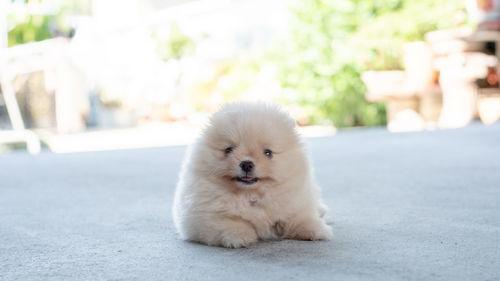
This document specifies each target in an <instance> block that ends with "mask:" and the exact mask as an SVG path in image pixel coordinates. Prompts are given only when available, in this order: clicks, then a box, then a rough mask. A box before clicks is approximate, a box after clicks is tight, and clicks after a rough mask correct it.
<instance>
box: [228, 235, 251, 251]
mask: <svg viewBox="0 0 500 281" xmlns="http://www.w3.org/2000/svg"><path fill="white" fill-rule="evenodd" d="M256 241H257V239H255V240H253V239H246V238H240V237H223V238H222V241H221V245H222V246H223V247H226V248H233V249H237V248H247V247H248V246H249V245H250V244H252V243H254V242H256Z"/></svg>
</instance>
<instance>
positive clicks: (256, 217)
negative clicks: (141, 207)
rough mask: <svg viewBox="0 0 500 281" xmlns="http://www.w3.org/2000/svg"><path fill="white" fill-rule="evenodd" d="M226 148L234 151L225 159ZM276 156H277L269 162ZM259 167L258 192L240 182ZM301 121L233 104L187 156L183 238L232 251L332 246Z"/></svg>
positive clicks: (177, 206) (180, 221) (181, 190)
mask: <svg viewBox="0 0 500 281" xmlns="http://www.w3.org/2000/svg"><path fill="white" fill-rule="evenodd" d="M227 147H234V149H233V151H232V152H230V153H226V152H225V149H226V148H227ZM264 149H270V150H272V151H273V157H272V158H269V157H268V156H266V155H264ZM243 160H248V161H253V162H254V164H255V168H254V176H255V177H258V178H259V180H258V181H257V182H256V183H254V184H251V185H248V184H244V183H241V182H238V181H236V180H235V179H236V177H238V176H241V174H242V173H244V172H242V170H241V168H240V167H239V163H240V161H243ZM311 173H312V171H311V168H310V165H309V161H308V158H307V154H306V152H305V150H304V146H303V143H302V142H301V140H300V137H299V136H298V134H297V132H296V130H295V121H294V120H293V119H292V118H291V117H290V116H289V115H288V114H287V113H285V112H283V111H282V110H280V109H279V108H278V107H277V106H274V105H268V104H262V103H256V104H229V105H226V106H224V107H223V108H222V109H221V110H220V111H218V112H217V113H215V114H214V115H213V116H212V118H211V122H210V124H209V125H208V126H207V128H206V129H205V130H204V132H203V134H202V136H201V137H200V138H199V139H198V141H197V142H196V143H195V144H194V145H192V146H191V147H190V149H189V151H188V153H187V155H186V158H185V161H184V164H183V167H182V171H181V173H180V179H179V182H178V184H177V188H176V193H175V200H174V206H173V219H174V223H175V227H176V228H177V231H178V232H179V234H180V236H181V237H182V239H185V240H189V241H195V242H200V243H204V244H207V245H215V246H224V247H230V248H239V247H246V246H248V245H249V244H251V243H253V242H256V241H258V240H259V239H274V238H289V239H301V240H330V239H331V238H332V230H331V227H330V226H328V225H327V224H326V223H325V221H324V220H323V218H322V217H323V215H324V213H325V211H326V208H325V207H324V205H323V204H321V202H320V201H319V198H318V190H317V188H316V186H315V184H314V181H313V177H312V174H311Z"/></svg>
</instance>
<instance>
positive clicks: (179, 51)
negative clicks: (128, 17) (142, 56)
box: [151, 23, 195, 61]
mask: <svg viewBox="0 0 500 281" xmlns="http://www.w3.org/2000/svg"><path fill="white" fill-rule="evenodd" d="M151 36H152V37H153V38H154V39H156V41H157V46H156V52H157V54H158V55H159V56H160V58H161V59H162V60H164V61H167V60H169V59H180V58H182V57H183V56H185V55H189V54H192V53H193V52H194V48H195V43H194V41H193V40H192V39H191V38H190V37H189V36H187V35H186V34H184V32H182V30H181V29H180V28H179V26H178V25H177V24H176V23H173V24H171V25H170V31H169V34H168V38H167V39H166V40H165V39H162V38H161V36H159V34H158V31H156V30H153V32H152V35H151Z"/></svg>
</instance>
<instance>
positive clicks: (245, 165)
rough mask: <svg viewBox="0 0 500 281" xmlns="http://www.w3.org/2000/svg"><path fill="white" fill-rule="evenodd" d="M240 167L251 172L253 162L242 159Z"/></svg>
mask: <svg viewBox="0 0 500 281" xmlns="http://www.w3.org/2000/svg"><path fill="white" fill-rule="evenodd" d="M240 167H241V169H242V170H243V171H245V172H247V173H249V172H251V171H252V169H253V162H252V161H241V163H240Z"/></svg>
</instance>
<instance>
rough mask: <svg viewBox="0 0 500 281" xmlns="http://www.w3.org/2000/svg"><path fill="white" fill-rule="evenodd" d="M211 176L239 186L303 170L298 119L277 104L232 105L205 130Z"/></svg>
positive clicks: (277, 179) (279, 179)
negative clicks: (281, 109) (297, 129)
mask: <svg viewBox="0 0 500 281" xmlns="http://www.w3.org/2000/svg"><path fill="white" fill-rule="evenodd" d="M205 147H206V152H207V153H206V154H205V156H204V157H203V160H204V161H203V166H204V168H205V169H206V170H205V171H206V172H207V176H209V177H214V178H216V179H218V180H221V181H223V182H225V183H227V184H229V185H231V186H234V187H238V188H254V187H257V186H259V185H262V184H266V183H272V182H278V183H279V182H282V181H284V180H286V179H288V178H290V177H291V176H292V174H293V173H296V170H297V168H299V169H300V167H299V166H300V165H298V163H302V162H303V161H301V160H302V159H299V158H300V154H301V149H300V142H299V138H298V136H297V135H296V132H295V121H294V120H293V119H292V118H291V117H290V116H289V115H287V114H286V113H284V112H282V111H279V110H278V109H277V108H275V107H271V106H266V105H262V104H253V105H236V104H235V105H230V106H226V107H225V108H223V109H222V110H221V111H219V112H218V113H216V114H215V115H214V116H213V117H212V120H211V126H209V127H208V128H207V130H206V131H205Z"/></svg>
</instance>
